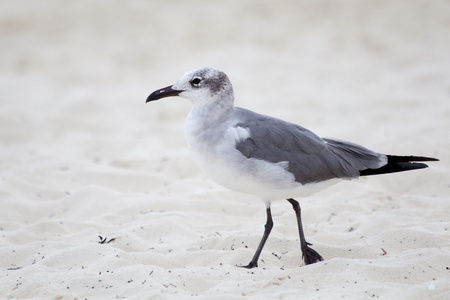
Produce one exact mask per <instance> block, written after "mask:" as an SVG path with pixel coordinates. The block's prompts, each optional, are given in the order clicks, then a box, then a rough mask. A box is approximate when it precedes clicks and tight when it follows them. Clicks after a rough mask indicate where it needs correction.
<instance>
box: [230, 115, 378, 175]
mask: <svg viewBox="0 0 450 300" xmlns="http://www.w3.org/2000/svg"><path fill="white" fill-rule="evenodd" d="M236 109H237V111H236V113H237V115H238V116H239V119H240V120H241V121H240V122H239V123H238V124H236V126H239V127H243V128H246V129H248V130H249V131H250V136H249V137H248V138H247V139H245V140H243V141H241V142H238V143H237V144H236V149H237V150H239V151H240V152H241V153H242V154H243V155H244V156H245V157H247V158H255V159H262V160H266V161H269V162H272V163H278V162H282V161H287V162H289V169H288V170H289V172H291V173H293V174H294V176H295V180H296V181H297V182H300V183H302V184H307V183H312V182H320V181H324V180H328V179H333V178H342V179H345V178H347V179H349V178H354V177H358V176H359V175H360V171H361V170H365V169H376V168H379V167H381V166H382V165H384V164H386V156H385V155H383V154H379V153H376V152H374V151H371V150H369V149H366V148H364V147H362V146H359V145H356V144H353V143H349V142H345V141H340V140H335V139H330V138H326V139H325V138H324V139H322V138H320V137H318V136H317V135H315V134H314V133H313V132H311V131H309V130H307V129H305V128H303V127H301V126H298V125H296V124H292V123H288V122H285V121H282V120H279V119H275V118H271V117H268V116H264V115H260V114H256V113H254V112H252V111H249V110H246V109H242V108H236Z"/></svg>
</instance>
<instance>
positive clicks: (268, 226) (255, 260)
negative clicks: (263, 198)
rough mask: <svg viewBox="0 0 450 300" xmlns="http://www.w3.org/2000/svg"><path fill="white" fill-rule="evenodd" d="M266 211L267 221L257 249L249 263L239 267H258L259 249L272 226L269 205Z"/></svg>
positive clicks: (260, 249) (261, 247)
mask: <svg viewBox="0 0 450 300" xmlns="http://www.w3.org/2000/svg"><path fill="white" fill-rule="evenodd" d="M266 212H267V221H266V225H264V234H263V236H262V239H261V242H259V246H258V249H256V252H255V255H253V258H252V260H251V261H250V263H249V264H248V265H247V266H240V267H241V268H247V269H252V268H256V267H258V259H259V256H260V255H261V251H262V249H263V248H264V244H265V243H266V241H267V238H268V237H269V234H270V231H271V230H272V227H273V221H272V213H271V212H270V206H267V209H266Z"/></svg>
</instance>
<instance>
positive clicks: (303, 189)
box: [146, 67, 438, 269]
mask: <svg viewBox="0 0 450 300" xmlns="http://www.w3.org/2000/svg"><path fill="white" fill-rule="evenodd" d="M171 96H180V97H182V98H186V99H188V100H190V101H191V102H192V104H193V106H192V109H191V110H190V112H189V114H188V116H187V119H186V123H185V135H186V141H187V146H188V149H189V150H190V152H191V154H192V157H193V159H194V160H195V162H196V163H197V165H198V166H199V167H200V168H201V169H202V170H203V171H204V172H205V173H206V174H207V175H209V176H210V177H211V178H212V179H213V180H214V181H215V182H217V183H219V184H220V185H222V186H225V187H227V188H229V189H231V190H234V191H238V192H242V193H247V194H251V195H254V196H257V197H259V198H260V199H262V200H263V201H264V203H265V205H266V214H267V216H266V217H267V219H266V224H265V226H264V234H263V236H262V239H261V242H260V243H259V245H258V248H257V250H256V252H255V254H254V256H253V258H252V259H251V261H250V263H249V264H248V265H244V266H241V267H244V268H248V269H251V268H255V267H257V266H258V259H259V256H260V254H261V251H262V250H263V247H264V244H265V243H266V241H267V238H268V237H269V234H270V231H271V230H272V227H273V220H272V213H271V210H270V205H271V202H272V201H275V200H280V199H286V200H287V201H288V202H289V203H290V204H291V205H292V207H293V209H294V211H295V215H296V217H297V226H298V232H299V237H300V249H301V251H302V258H303V260H304V263H305V264H306V265H308V264H312V263H316V262H319V261H323V258H322V256H320V255H319V253H317V252H316V251H315V250H313V249H312V248H311V247H310V246H311V245H312V244H310V243H308V242H307V241H306V239H305V234H304V231H303V225H302V219H301V208H300V205H299V203H298V201H297V200H295V199H294V197H305V196H309V195H311V194H313V193H315V192H318V191H320V190H322V189H324V188H326V187H329V186H331V185H333V184H335V183H337V182H339V181H341V180H349V179H355V178H358V177H360V176H367V175H377V174H385V173H394V172H402V171H408V170H415V169H423V168H426V167H428V166H427V165H426V164H424V163H418V162H423V161H438V159H436V158H431V157H423V156H396V155H385V154H381V153H377V152H374V151H372V150H369V149H367V148H365V147H362V146H360V145H357V144H354V143H350V142H346V141H343V140H339V139H335V138H320V137H318V136H317V135H316V134H314V133H313V132H311V131H309V130H308V129H306V128H303V127H301V126H299V125H296V124H293V123H289V122H286V121H283V120H280V119H276V118H273V117H270V116H266V115H262V114H258V113H255V112H253V111H250V110H247V109H244V108H240V107H235V106H234V92H233V87H232V85H231V82H230V80H229V79H228V76H227V75H226V74H225V73H224V72H222V71H219V70H216V69H213V68H208V67H204V68H200V69H196V70H193V71H189V72H187V73H185V74H184V75H183V76H182V77H181V78H180V79H179V80H178V81H177V82H176V83H175V84H173V85H170V86H167V87H165V88H162V89H159V90H156V91H154V92H153V93H151V94H150V95H149V96H148V98H147V100H146V103H147V102H150V101H154V100H158V99H161V98H165V97H171Z"/></svg>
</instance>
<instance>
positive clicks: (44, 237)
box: [0, 0, 450, 299]
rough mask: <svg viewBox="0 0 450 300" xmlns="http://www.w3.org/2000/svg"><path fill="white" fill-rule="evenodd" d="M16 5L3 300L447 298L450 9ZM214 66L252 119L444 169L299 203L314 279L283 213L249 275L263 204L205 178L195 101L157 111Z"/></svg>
mask: <svg viewBox="0 0 450 300" xmlns="http://www.w3.org/2000/svg"><path fill="white" fill-rule="evenodd" d="M0 7H1V9H0V41H1V42H0V43H1V48H0V76H1V80H0V91H1V96H0V101H1V109H0V154H1V156H0V297H1V298H2V299H28V298H34V299H114V298H117V299H122V298H124V299H183V298H187V297H190V296H197V297H196V298H198V299H243V298H253V299H341V298H345V299H372V298H380V299H450V270H449V269H450V202H449V199H450V174H449V171H448V170H449V168H450V162H449V159H450V138H449V128H450V85H449V83H450V60H449V53H450V35H449V33H448V28H450V3H449V2H448V1H431V2H430V1H426V0H423V1H416V0H414V1H411V0H408V1H406V0H405V1H388V0H386V1H359V0H358V1H357V0H348V1H297V2H294V1H226V2H218V1H70V2H69V1H32V0H29V1H20V0H18V1H5V0H2V1H1V2H0ZM202 66H211V67H215V68H218V69H221V70H223V71H225V72H226V73H227V74H228V75H229V77H230V79H231V81H232V82H233V84H234V87H235V94H236V104H237V105H239V106H242V107H246V108H250V109H252V110H254V111H257V112H260V113H264V114H270V115H272V116H276V117H280V118H283V119H286V120H289V121H292V122H295V123H298V124H301V125H302V126H305V127H307V128H309V129H311V130H313V131H314V132H316V133H317V134H319V135H320V136H330V137H337V138H341V139H344V140H348V141H352V142H355V143H359V144H362V145H365V146H367V147H369V148H371V149H374V150H376V151H379V152H383V153H388V154H403V155H409V154H415V155H426V156H432V157H437V158H440V160H441V161H440V162H436V163H430V168H428V169H426V170H420V171H414V172H408V173H402V174H393V175H384V176H376V177H371V178H362V179H359V180H354V181H346V182H342V183H340V184H338V185H336V186H333V187H331V188H329V189H327V190H325V191H323V192H320V193H318V194H315V195H313V196H311V197H308V198H304V199H299V200H300V202H301V205H302V212H303V216H304V226H305V230H306V236H307V239H308V241H309V242H311V243H313V244H314V246H313V247H314V249H315V250H317V251H318V252H319V253H320V254H321V255H322V256H323V257H324V258H325V261H324V262H321V263H317V264H314V265H309V266H303V263H302V261H301V254H300V250H299V242H298V236H297V229H296V225H295V215H294V212H293V211H292V209H291V207H290V204H289V203H287V202H286V201H279V202H274V203H273V207H272V208H273V215H274V222H275V226H274V229H273V231H272V234H271V236H270V238H269V240H268V242H267V244H266V247H265V249H264V251H263V253H262V255H261V261H260V264H259V265H260V266H259V268H256V269H252V270H247V269H242V268H237V267H236V265H243V264H247V263H248V262H249V261H250V259H251V257H252V255H253V253H254V250H255V249H256V247H257V244H258V242H259V239H260V237H261V235H262V232H263V229H264V228H263V225H264V222H265V209H264V205H263V203H262V202H261V201H260V200H259V199H256V198H254V197H253V196H250V195H244V194H239V193H236V192H233V191H229V190H227V189H225V188H222V187H221V186H218V185H217V184H215V183H214V182H213V181H211V180H210V179H209V178H207V177H206V176H205V175H204V174H203V173H202V172H201V171H200V170H199V169H198V168H197V167H196V166H195V164H194V163H193V161H192V160H191V158H190V156H189V153H188V151H187V148H186V145H185V141H184V134H183V124H184V119H185V117H186V115H187V113H188V111H189V109H190V103H189V102H188V101H186V100H185V99H181V98H168V99H165V100H164V101H158V102H153V103H149V104H145V103H144V102H145V99H146V97H147V96H148V95H149V94H150V92H152V91H154V90H156V89H158V88H161V87H164V86H167V85H169V84H172V83H173V82H175V81H176V80H177V79H178V78H179V77H180V76H181V75H182V74H183V73H184V72H185V71H187V70H190V69H195V68H198V67H202ZM218 172H220V170H218ZM99 236H100V237H101V238H100V237H99ZM101 241H104V243H99V242H101Z"/></svg>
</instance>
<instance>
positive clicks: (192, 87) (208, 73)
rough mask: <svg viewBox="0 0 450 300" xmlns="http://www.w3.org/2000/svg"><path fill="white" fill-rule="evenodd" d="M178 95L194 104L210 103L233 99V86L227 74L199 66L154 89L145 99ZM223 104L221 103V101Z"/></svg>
mask: <svg viewBox="0 0 450 300" xmlns="http://www.w3.org/2000/svg"><path fill="white" fill-rule="evenodd" d="M171 96H180V97H183V98H186V99H189V100H191V101H192V103H193V104H194V105H210V104H217V103H218V102H229V103H231V105H232V104H233V101H234V96H233V87H232V85H231V82H230V80H229V79H228V76H227V75H226V74H225V73H224V72H222V71H219V70H216V69H212V68H206V67H205V68H200V69H197V70H193V71H189V72H187V73H186V74H184V75H183V76H182V77H181V78H180V79H179V80H178V81H177V82H175V84H173V85H170V86H168V87H165V88H162V89H159V90H156V91H154V92H153V93H151V94H150V96H148V98H147V101H146V102H149V101H154V100H158V99H161V98H165V97H171ZM222 104H223V103H222Z"/></svg>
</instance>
